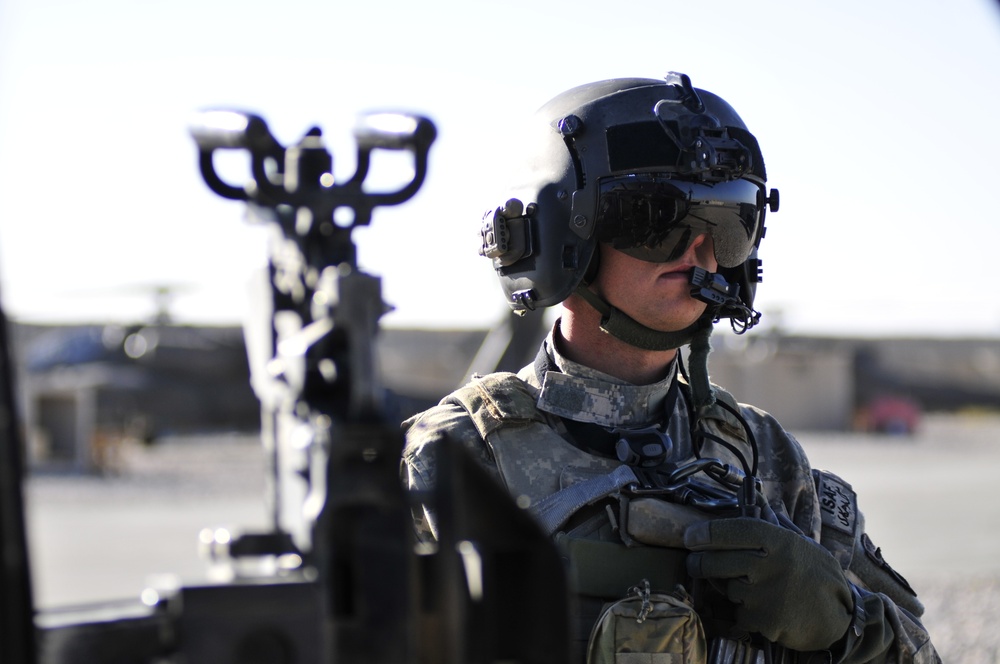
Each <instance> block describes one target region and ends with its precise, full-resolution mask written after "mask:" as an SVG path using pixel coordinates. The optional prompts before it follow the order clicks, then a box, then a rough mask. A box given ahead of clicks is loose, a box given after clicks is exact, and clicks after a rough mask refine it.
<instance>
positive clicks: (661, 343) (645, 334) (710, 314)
mask: <svg viewBox="0 0 1000 664" xmlns="http://www.w3.org/2000/svg"><path fill="white" fill-rule="evenodd" d="M576 294H577V295H579V296H580V297H582V298H583V299H584V300H585V301H586V302H587V303H588V304H589V305H590V306H592V307H593V308H594V309H596V310H597V312H598V313H599V314H601V325H600V326H601V330H602V331H604V332H607V333H608V334H610V335H611V336H613V337H614V338H616V339H618V340H619V341H624V342H625V343H627V344H628V345H629V346H634V347H636V348H641V349H642V350H674V349H677V348H680V347H681V346H684V345H687V344H688V343H690V342H691V340H692V339H693V338H694V337H695V336H696V335H697V333H698V332H699V331H701V330H702V329H704V328H708V329H709V330H711V328H712V322H713V321H714V320H715V313H714V308H713V307H709V308H708V309H707V310H706V311H705V313H704V314H702V315H701V317H700V318H699V319H698V320H697V321H695V322H694V323H693V324H691V325H689V326H688V327H686V328H684V329H683V330H677V331H674V332H663V331H661V330H654V329H652V328H649V327H646V326H645V325H643V324H642V323H640V322H638V321H637V320H635V319H634V318H632V317H631V316H629V315H628V314H626V313H624V312H623V311H621V310H620V309H617V308H615V307H613V306H611V305H610V304H609V303H608V302H607V301H605V300H604V299H603V298H601V297H600V296H599V295H597V293H595V292H594V291H592V290H590V289H589V288H587V287H586V286H584V285H582V284H581V285H580V286H578V287H577V289H576ZM706 340H707V337H706Z"/></svg>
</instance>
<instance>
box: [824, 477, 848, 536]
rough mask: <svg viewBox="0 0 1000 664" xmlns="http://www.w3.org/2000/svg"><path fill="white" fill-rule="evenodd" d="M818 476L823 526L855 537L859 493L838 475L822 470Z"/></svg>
mask: <svg viewBox="0 0 1000 664" xmlns="http://www.w3.org/2000/svg"><path fill="white" fill-rule="evenodd" d="M817 477H818V483H817V486H816V492H817V495H818V496H819V509H820V515H821V517H822V519H823V526H824V527H827V528H832V529H834V530H836V531H838V532H841V533H843V534H845V535H848V536H852V537H853V535H854V528H855V526H856V525H857V522H858V508H857V494H856V493H854V489H852V488H851V485H850V484H848V483H847V482H845V481H843V480H842V479H840V478H839V477H837V476H836V475H831V474H830V473H824V472H820V473H817Z"/></svg>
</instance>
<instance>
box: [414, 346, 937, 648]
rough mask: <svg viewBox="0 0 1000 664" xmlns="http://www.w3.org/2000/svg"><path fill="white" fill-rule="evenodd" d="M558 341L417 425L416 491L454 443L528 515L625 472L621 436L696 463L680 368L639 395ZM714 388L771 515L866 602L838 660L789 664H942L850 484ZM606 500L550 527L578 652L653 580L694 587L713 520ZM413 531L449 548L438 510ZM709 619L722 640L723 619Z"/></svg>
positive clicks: (421, 516)
mask: <svg viewBox="0 0 1000 664" xmlns="http://www.w3.org/2000/svg"><path fill="white" fill-rule="evenodd" d="M553 338H554V337H553V335H552V334H550V335H549V338H548V339H547V340H546V342H545V343H544V344H543V346H542V349H541V351H540V353H539V356H538V359H537V360H536V362H535V363H534V364H532V365H529V366H528V367H525V368H524V369H522V370H521V371H520V372H519V373H518V374H516V375H515V374H509V373H507V374H504V373H499V374H490V375H487V376H482V377H477V378H475V379H474V380H473V381H472V382H470V383H469V384H468V385H466V386H464V387H462V388H460V389H459V390H456V391H455V392H453V393H452V394H450V395H448V396H447V397H445V398H444V399H443V400H442V401H441V402H440V403H439V404H438V405H437V406H435V407H434V408H431V409H429V410H427V411H425V412H423V413H421V414H419V415H417V416H415V417H413V418H411V419H410V420H408V421H407V422H406V423H404V426H405V427H406V430H407V434H406V435H407V443H406V447H405V449H404V453H403V459H402V463H401V474H402V478H403V481H404V483H405V484H406V485H407V486H408V487H409V488H411V489H415V490H426V489H429V488H431V487H432V486H433V485H434V482H435V468H434V464H433V462H432V459H433V458H434V449H435V446H436V445H437V444H439V443H440V442H441V440H442V438H443V436H444V435H448V436H449V437H452V438H453V439H455V440H458V441H460V442H461V444H462V446H463V447H464V448H465V449H466V450H468V451H469V452H470V453H471V454H472V455H473V456H474V457H475V458H476V459H477V460H478V461H479V462H480V463H481V465H482V466H483V467H484V468H485V469H486V470H487V471H488V473H489V474H490V475H491V476H492V477H493V478H494V479H495V480H496V481H497V482H499V483H500V484H501V485H503V486H505V487H506V488H507V490H508V491H509V492H510V493H511V495H512V496H514V497H515V498H517V500H518V504H519V505H524V506H534V507H540V506H542V505H544V504H546V502H551V499H549V497H551V496H553V495H554V494H558V493H559V492H561V491H562V490H564V489H566V488H568V487H572V486H574V485H582V484H581V483H584V482H586V481H587V480H588V479H592V478H595V477H603V476H608V475H609V474H613V473H614V472H615V471H616V469H620V467H621V466H622V464H621V462H619V461H618V460H617V458H616V457H615V455H614V452H613V449H612V451H610V452H609V449H608V446H607V445H608V443H607V441H602V440H600V439H601V438H603V437H607V438H609V439H611V438H615V437H616V436H615V435H613V434H611V433H610V432H612V431H614V430H622V429H633V430H634V429H638V428H643V427H649V426H652V425H660V426H661V427H663V429H664V430H665V431H666V432H667V434H668V436H669V440H670V441H671V443H672V444H671V449H670V453H669V457H668V459H667V461H669V462H674V463H683V462H685V461H689V460H692V459H694V455H695V450H694V449H693V442H692V436H691V417H692V415H691V407H690V395H689V391H688V388H687V386H686V384H685V383H684V381H683V379H682V378H681V377H680V376H679V375H677V374H676V370H674V371H672V372H671V375H670V376H668V378H666V379H665V380H663V381H661V382H660V383H656V384H654V385H647V386H635V385H630V384H627V383H624V382H622V381H620V380H617V379H615V378H613V377H611V376H608V375H605V374H602V373H600V372H597V371H595V370H592V369H589V368H587V367H584V366H582V365H579V364H576V363H573V362H571V361H569V360H567V359H565V358H563V357H561V356H560V355H559V353H558V352H557V351H556V349H555V345H554V343H553ZM713 389H714V390H715V396H716V400H720V401H721V400H724V401H726V402H727V403H729V404H730V405H731V406H732V407H733V408H738V410H739V412H740V413H741V415H742V418H743V419H744V420H745V422H746V423H747V424H748V425H749V429H750V431H751V433H752V436H753V438H754V440H755V441H756V445H757V447H758V452H759V467H758V478H759V479H760V481H761V487H762V491H761V493H762V494H763V496H764V498H765V499H766V503H767V507H769V508H770V510H773V512H774V514H775V515H778V516H779V517H780V518H781V519H787V520H788V521H790V522H791V523H792V524H794V526H796V527H797V528H798V529H800V530H801V531H802V533H803V534H805V536H807V537H810V538H812V539H814V540H815V541H818V542H820V543H821V544H822V545H823V546H824V547H825V548H827V549H828V550H829V551H830V552H831V553H832V554H833V555H834V556H835V557H836V558H837V560H838V561H839V562H840V563H841V566H842V568H843V569H844V571H845V574H846V576H847V578H848V580H849V581H850V582H851V583H852V584H853V585H854V586H855V588H856V590H857V591H858V592H857V595H856V598H857V601H856V609H855V620H854V623H853V625H852V626H851V628H850V629H849V630H848V634H847V635H846V636H845V638H844V639H843V640H842V642H840V643H838V644H835V647H834V649H833V651H831V652H823V653H814V654H812V655H808V656H807V655H805V654H801V655H803V656H801V657H798V659H795V658H794V657H793V658H789V659H788V660H786V661H834V662H852V663H853V662H900V663H902V662H917V663H924V662H938V661H940V659H939V658H938V656H937V654H936V652H935V650H934V648H933V645H932V644H931V643H930V637H929V635H928V634H927V632H926V630H925V629H924V627H923V626H922V624H921V623H920V620H919V616H920V615H921V614H922V613H923V606H922V605H921V604H920V602H919V601H918V600H917V598H916V595H915V593H914V592H913V590H912V589H911V588H910V586H909V584H907V582H906V581H905V579H903V577H902V576H900V575H899V574H898V573H896V572H895V571H894V570H892V568H891V567H889V565H888V564H886V562H885V560H884V559H883V558H882V556H881V552H880V550H879V549H878V548H876V547H875V546H874V545H873V544H872V542H871V540H870V538H869V537H868V536H867V534H865V531H864V517H863V514H862V513H861V512H860V510H858V508H857V500H856V496H855V494H854V492H853V490H852V489H851V487H850V485H849V484H847V483H846V482H844V481H843V480H841V479H840V478H838V477H836V476H835V475H832V474H830V473H825V472H820V471H814V470H813V469H812V468H811V467H810V464H809V462H808V459H807V458H806V455H805V453H804V451H803V449H802V447H801V446H800V445H799V443H798V441H796V440H795V438H794V437H793V436H792V435H791V434H789V433H788V432H786V431H785V430H784V429H783V428H782V427H781V426H780V425H779V424H778V422H777V421H776V420H775V419H774V418H773V417H771V416H770V415H768V414H767V413H765V412H763V411H761V410H759V409H757V408H754V407H752V406H748V405H743V404H740V405H739V406H737V405H736V402H735V401H734V400H733V399H732V397H731V396H730V395H729V394H728V393H727V392H725V391H723V390H721V389H719V388H717V387H714V386H713ZM705 419H706V422H707V427H708V428H709V429H710V430H711V431H712V432H713V433H715V434H716V435H717V436H719V437H720V438H722V439H723V440H725V441H727V442H728V444H729V445H730V446H732V448H733V449H734V450H735V451H736V452H740V453H742V454H743V455H744V456H749V455H750V454H751V449H750V444H749V442H748V436H747V433H746V431H745V430H744V428H743V426H742V425H741V423H740V422H739V420H738V419H737V418H736V417H734V416H733V415H732V414H731V413H729V412H727V411H726V410H725V409H724V408H721V407H719V406H715V407H714V408H712V409H711V412H710V413H707V414H706V416H705ZM595 439H596V440H595ZM699 456H700V457H715V458H718V459H720V460H723V461H727V462H729V463H733V464H738V463H739V459H738V457H737V456H736V455H735V454H734V453H733V451H731V450H730V449H727V447H726V446H725V445H722V444H718V443H715V442H712V441H710V440H709V441H706V442H705V444H704V445H703V446H702V447H701V448H700V450H699ZM600 498H601V499H600V500H594V501H592V503H591V504H588V505H586V506H584V507H583V508H582V509H580V510H578V511H577V512H576V513H573V514H572V515H570V516H569V517H568V518H564V517H563V516H560V517H558V518H557V519H556V521H555V522H552V521H551V520H549V522H547V523H545V526H546V527H547V529H548V530H549V531H550V533H551V534H552V535H553V538H554V540H555V542H556V544H557V546H559V547H560V549H561V551H562V552H563V554H564V557H565V558H566V559H568V560H569V565H568V574H569V577H570V584H571V586H572V587H573V588H574V590H575V591H576V593H577V594H578V596H579V598H580V601H579V602H578V604H579V607H578V610H577V612H576V613H577V615H576V616H574V619H575V620H576V621H577V623H578V625H577V636H576V639H577V640H578V641H585V640H586V636H587V634H588V633H589V628H590V625H591V624H592V623H593V621H594V619H595V618H596V616H597V615H598V613H599V612H600V607H601V606H602V605H603V604H604V603H605V602H609V601H613V600H615V599H618V598H620V597H621V596H622V595H623V593H624V591H625V590H626V589H627V588H629V586H630V585H633V584H635V583H636V582H637V581H638V580H639V579H640V578H642V579H650V580H652V581H653V583H654V584H657V583H658V584H659V585H660V586H662V587H666V588H670V587H673V585H672V584H676V583H681V584H683V585H686V586H688V585H690V583H689V582H690V579H689V578H687V577H686V573H685V572H684V558H685V555H686V552H685V551H684V550H683V545H682V541H683V533H684V530H685V528H686V527H687V526H688V525H689V524H690V523H692V522H694V521H697V520H702V519H705V518H711V515H708V514H706V513H705V512H703V511H701V510H693V509H691V508H685V507H682V506H679V505H676V504H671V503H666V502H664V501H662V500H658V499H655V498H642V499H638V500H636V499H633V500H628V499H627V498H625V497H624V496H622V495H620V494H618V493H616V492H614V491H613V490H612V491H609V492H608V495H606V496H601V497H600ZM547 499H549V500H548V501H547ZM529 509H530V507H529ZM414 521H415V525H416V528H417V533H418V537H420V538H422V539H425V540H433V539H434V538H435V537H436V526H435V516H434V513H433V511H432V510H429V509H427V508H424V509H421V510H417V511H416V512H415V514H414ZM703 617H704V619H705V622H706V625H707V626H708V631H709V633H710V636H711V633H712V631H713V628H712V620H714V619H715V618H712V617H710V616H707V615H706V616H703ZM582 645H585V644H582V643H581V644H578V647H582ZM792 654H793V655H795V654H794V653H792Z"/></svg>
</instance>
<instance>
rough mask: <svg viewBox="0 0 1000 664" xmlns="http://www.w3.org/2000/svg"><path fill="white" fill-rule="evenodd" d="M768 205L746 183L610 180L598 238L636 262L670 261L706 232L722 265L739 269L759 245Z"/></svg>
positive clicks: (603, 193) (602, 198)
mask: <svg viewBox="0 0 1000 664" xmlns="http://www.w3.org/2000/svg"><path fill="white" fill-rule="evenodd" d="M763 204H764V202H763V192H762V191H761V188H760V186H758V185H756V184H754V183H752V182H749V181H747V180H730V181H727V182H718V183H715V184H708V183H704V184H703V183H696V182H685V181H681V180H671V179H669V178H668V177H666V176H663V175H655V174H640V175H626V176H622V177H615V178H608V179H605V180H602V181H601V184H600V193H599V199H598V208H597V209H598V213H597V239H598V240H599V241H600V242H608V243H610V244H611V246H613V247H614V248H615V249H618V250H619V251H621V252H623V253H625V254H628V255H629V256H632V257H633V258H638V259H640V260H644V261H650V262H653V263H667V262H670V261H674V260H677V259H678V258H680V257H681V256H683V255H684V252H685V251H687V248H688V247H689V246H690V244H691V241H692V240H694V239H695V238H696V237H698V236H699V235H703V234H706V233H707V234H708V235H711V236H712V241H713V244H714V246H715V259H716V261H718V263H719V265H720V266H722V267H736V266H737V265H740V264H741V263H743V262H744V261H745V260H746V259H747V258H748V257H749V256H750V252H751V251H752V250H753V247H754V245H755V244H756V242H757V239H758V237H757V236H758V233H759V229H760V225H761V218H762V217H761V212H762V206H763Z"/></svg>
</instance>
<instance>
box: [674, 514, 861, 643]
mask: <svg viewBox="0 0 1000 664" xmlns="http://www.w3.org/2000/svg"><path fill="white" fill-rule="evenodd" d="M684 546H685V547H686V548H688V549H690V550H691V551H692V552H693V553H691V554H689V555H688V558H687V569H688V573H689V574H690V575H691V576H692V577H694V578H697V579H708V580H709V582H710V583H711V584H712V585H713V586H714V587H715V588H716V589H718V590H719V592H721V593H722V594H724V595H725V596H726V597H727V598H728V599H729V601H731V602H732V603H733V604H734V605H736V627H737V628H739V629H742V630H745V631H747V632H757V633H759V634H761V635H763V636H764V637H765V638H767V639H768V640H770V641H773V642H775V643H780V644H781V645H783V646H785V647H787V648H791V649H792V650H798V651H802V652H811V651H816V650H826V649H828V648H830V646H831V645H833V644H834V643H835V642H836V641H837V640H838V639H840V638H841V637H842V636H843V635H844V634H845V633H846V632H847V628H848V627H849V626H850V624H851V619H852V614H853V610H854V596H853V593H852V592H851V586H850V584H849V583H848V581H847V578H846V577H845V576H844V572H843V571H842V570H841V567H840V563H838V562H837V560H836V559H835V558H834V557H833V555H831V554H830V552H829V551H827V550H826V549H824V548H823V547H821V546H820V545H819V544H818V543H816V542H814V541H812V540H810V539H807V538H805V537H803V536H802V535H799V534H797V533H794V532H792V531H790V530H788V529H786V528H782V527H780V526H776V525H773V524H771V523H768V522H766V521H762V520H761V519H752V518H745V517H741V518H731V519H716V520H710V521H702V522H699V523H696V524H694V525H692V526H690V527H688V529H687V530H686V531H685V533H684Z"/></svg>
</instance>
